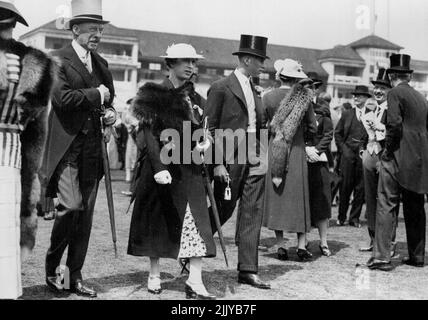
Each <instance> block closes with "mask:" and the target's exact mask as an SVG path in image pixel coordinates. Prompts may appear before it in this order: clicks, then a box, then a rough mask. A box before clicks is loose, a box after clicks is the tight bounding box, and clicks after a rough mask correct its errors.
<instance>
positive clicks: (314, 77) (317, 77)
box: [307, 71, 323, 88]
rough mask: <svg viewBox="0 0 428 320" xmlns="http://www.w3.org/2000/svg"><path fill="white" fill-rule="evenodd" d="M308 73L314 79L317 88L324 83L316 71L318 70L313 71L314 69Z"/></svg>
mask: <svg viewBox="0 0 428 320" xmlns="http://www.w3.org/2000/svg"><path fill="white" fill-rule="evenodd" d="M307 75H308V78H311V79H312V81H313V85H314V86H315V87H316V88H319V87H321V86H322V85H323V81H322V80H321V79H320V78H319V76H318V73H316V72H312V71H309V72H308V73H307Z"/></svg>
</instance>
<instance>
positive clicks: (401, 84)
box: [367, 54, 428, 271]
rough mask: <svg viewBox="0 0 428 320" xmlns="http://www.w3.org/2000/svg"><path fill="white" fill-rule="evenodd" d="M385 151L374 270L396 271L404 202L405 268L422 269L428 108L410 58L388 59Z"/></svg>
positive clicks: (427, 185) (427, 179) (427, 178)
mask: <svg viewBox="0 0 428 320" xmlns="http://www.w3.org/2000/svg"><path fill="white" fill-rule="evenodd" d="M390 60H391V67H390V68H389V69H388V74H389V77H390V80H391V84H392V87H393V89H391V91H390V92H389V94H388V110H387V116H386V117H387V121H386V138H385V150H384V151H383V153H382V157H381V166H380V172H379V185H378V203H377V212H376V230H375V241H374V248H373V254H372V258H373V259H372V260H371V261H369V262H368V264H367V265H368V267H369V268H370V269H378V270H383V271H389V270H392V269H393V267H392V265H391V250H390V249H391V238H392V234H393V226H394V216H395V212H396V208H397V207H398V206H399V204H400V194H401V197H402V200H403V212H404V220H405V225H406V235H407V247H408V252H409V257H408V258H405V259H403V263H405V264H407V265H410V266H413V267H423V265H424V259H425V224H426V217H425V209H424V204H425V203H424V202H425V201H424V194H426V193H427V192H428V118H427V117H428V103H427V101H426V100H425V98H424V97H423V96H422V95H421V94H420V93H419V92H417V91H416V90H414V89H413V88H412V87H410V85H409V82H410V80H411V74H412V72H413V70H410V56H408V55H405V54H395V55H392V56H391V57H390Z"/></svg>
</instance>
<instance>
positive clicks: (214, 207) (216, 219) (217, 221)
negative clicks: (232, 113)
mask: <svg viewBox="0 0 428 320" xmlns="http://www.w3.org/2000/svg"><path fill="white" fill-rule="evenodd" d="M207 124H208V117H205V119H204V141H205V140H206V139H207V130H208V128H207ZM201 160H202V170H203V173H204V181H205V186H206V188H207V192H208V198H209V199H210V202H211V208H212V212H213V216H214V222H215V225H216V227H217V232H218V238H219V240H220V246H221V249H222V250H223V255H224V261H225V262H226V266H227V267H229V261H228V259H227V254H226V245H225V243H224V237H223V232H222V231H221V224H220V217H219V215H218V209H217V203H216V201H215V197H214V191H213V188H212V186H211V181H210V176H209V172H208V168H207V165H206V163H205V159H204V154H203V153H201Z"/></svg>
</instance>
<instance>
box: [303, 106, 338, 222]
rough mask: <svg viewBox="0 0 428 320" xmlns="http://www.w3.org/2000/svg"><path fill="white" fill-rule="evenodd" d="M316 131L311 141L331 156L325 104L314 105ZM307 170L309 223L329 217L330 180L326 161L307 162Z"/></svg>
mask: <svg viewBox="0 0 428 320" xmlns="http://www.w3.org/2000/svg"><path fill="white" fill-rule="evenodd" d="M313 107H314V112H315V119H316V122H317V133H316V134H315V136H313V137H312V143H311V145H313V146H314V147H315V148H316V149H317V150H318V151H319V153H320V154H322V153H325V154H326V156H327V159H329V158H330V157H331V152H330V146H331V140H332V139H333V123H332V121H331V118H330V108H329V106H328V104H326V105H314V106H313ZM308 172H309V204H310V209H311V224H312V225H313V226H316V224H317V223H318V222H319V221H321V220H324V219H329V218H331V181H330V174H329V171H328V162H315V163H308Z"/></svg>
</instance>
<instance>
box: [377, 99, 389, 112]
mask: <svg viewBox="0 0 428 320" xmlns="http://www.w3.org/2000/svg"><path fill="white" fill-rule="evenodd" d="M378 108H381V109H385V110H386V109H388V101H386V100H385V101H384V102H382V103H381V104H380V105H378Z"/></svg>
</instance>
